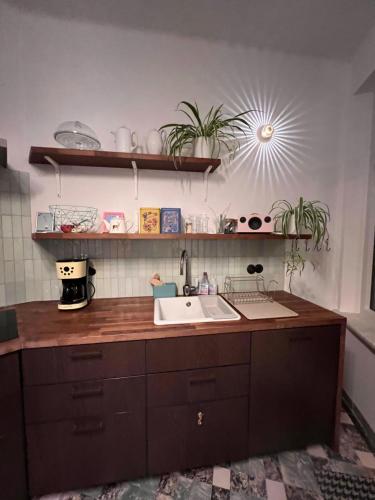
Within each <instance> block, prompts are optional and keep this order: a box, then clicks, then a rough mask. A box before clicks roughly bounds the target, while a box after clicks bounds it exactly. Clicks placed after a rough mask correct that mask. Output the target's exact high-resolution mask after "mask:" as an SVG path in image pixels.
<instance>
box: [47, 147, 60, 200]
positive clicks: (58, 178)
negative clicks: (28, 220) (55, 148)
mask: <svg viewBox="0 0 375 500" xmlns="http://www.w3.org/2000/svg"><path fill="white" fill-rule="evenodd" d="M44 159H45V160H46V161H48V163H49V164H50V165H52V166H53V168H54V169H55V177H56V191H57V197H58V198H61V169H60V165H59V164H58V163H57V161H55V160H54V159H53V158H51V157H50V156H47V155H46V156H45V157H44Z"/></svg>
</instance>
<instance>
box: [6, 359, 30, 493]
mask: <svg viewBox="0 0 375 500" xmlns="http://www.w3.org/2000/svg"><path fill="white" fill-rule="evenodd" d="M0 376H1V378H0V381H1V387H0V499H4V500H23V499H25V498H27V486H26V468H25V452H24V431H23V415H22V401H21V398H22V396H21V389H20V373H19V358H18V354H17V353H12V354H7V355H5V356H2V357H0ZM3 382H5V383H3Z"/></svg>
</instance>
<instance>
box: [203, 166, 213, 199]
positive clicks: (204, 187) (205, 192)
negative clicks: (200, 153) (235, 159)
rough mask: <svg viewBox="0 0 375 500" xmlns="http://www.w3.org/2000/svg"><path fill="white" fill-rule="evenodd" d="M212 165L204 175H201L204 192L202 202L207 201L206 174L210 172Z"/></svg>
mask: <svg viewBox="0 0 375 500" xmlns="http://www.w3.org/2000/svg"><path fill="white" fill-rule="evenodd" d="M212 168H213V167H212V165H210V166H209V167H207V168H206V170H205V172H204V174H203V190H204V201H207V194H208V174H209V173H210V172H211V170H212Z"/></svg>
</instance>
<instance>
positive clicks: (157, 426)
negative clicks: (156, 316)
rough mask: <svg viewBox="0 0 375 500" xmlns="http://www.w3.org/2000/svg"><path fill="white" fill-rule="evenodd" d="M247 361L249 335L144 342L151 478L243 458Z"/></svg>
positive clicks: (244, 447) (246, 421)
mask: <svg viewBox="0 0 375 500" xmlns="http://www.w3.org/2000/svg"><path fill="white" fill-rule="evenodd" d="M249 356H250V335H249V334H248V333H239V334H226V335H212V336H211V335H207V336H197V337H190V338H183V339H181V338H179V339H165V340H155V341H149V342H147V344H146V362H147V370H148V372H149V373H148V375H147V406H148V427H147V432H148V472H149V474H160V473H163V472H167V471H172V470H181V469H186V468H189V467H198V466H201V465H208V464H215V463H222V462H226V461H229V460H240V459H243V458H245V457H246V456H247V439H248V406H249V400H248V392H249ZM234 430H235V432H234Z"/></svg>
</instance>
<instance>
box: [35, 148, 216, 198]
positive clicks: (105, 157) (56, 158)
mask: <svg viewBox="0 0 375 500" xmlns="http://www.w3.org/2000/svg"><path fill="white" fill-rule="evenodd" d="M29 163H31V164H35V165H52V166H53V167H54V169H55V174H56V186H57V196H58V197H59V198H61V170H60V167H61V166H63V165H72V166H79V167H108V168H131V169H133V175H134V197H135V199H138V170H169V171H171V172H176V171H179V172H198V173H203V174H204V176H203V182H204V200H205V201H206V200H207V184H208V181H207V178H208V174H212V172H214V171H215V170H216V169H217V167H218V166H219V165H220V163H221V161H220V159H214V158H193V157H187V156H182V157H180V158H176V159H174V158H173V157H171V156H166V155H146V154H139V153H118V152H116V151H82V150H80V149H65V148H44V147H38V146H31V148H30V153H29Z"/></svg>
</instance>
